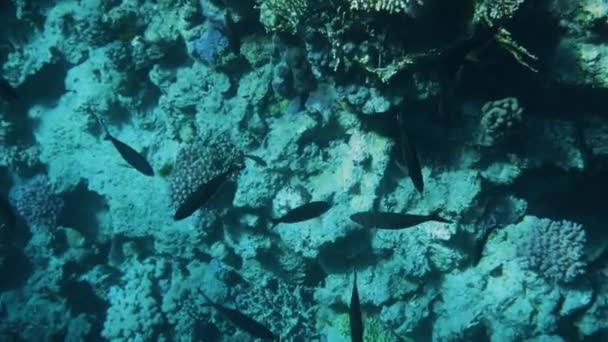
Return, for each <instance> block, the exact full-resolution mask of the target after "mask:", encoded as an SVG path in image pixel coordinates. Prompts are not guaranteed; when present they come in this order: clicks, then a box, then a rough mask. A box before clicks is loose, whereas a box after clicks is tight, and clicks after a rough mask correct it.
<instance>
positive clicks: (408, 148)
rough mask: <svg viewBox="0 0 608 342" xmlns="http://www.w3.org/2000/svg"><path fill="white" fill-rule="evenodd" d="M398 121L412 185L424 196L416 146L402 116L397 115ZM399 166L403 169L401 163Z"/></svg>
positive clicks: (404, 157)
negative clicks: (406, 129)
mask: <svg viewBox="0 0 608 342" xmlns="http://www.w3.org/2000/svg"><path fill="white" fill-rule="evenodd" d="M397 121H399V126H400V128H401V156H402V157H403V160H405V162H406V165H407V171H408V172H407V173H408V174H409V176H410V179H411V180H412V183H414V187H415V188H416V190H418V192H419V193H420V194H422V191H424V179H423V178H422V169H421V167H420V159H418V152H417V151H416V146H415V145H414V141H413V140H412V138H411V137H410V136H409V134H407V132H406V131H405V127H404V125H403V118H402V117H401V115H397ZM397 165H399V167H400V168H403V167H402V166H401V165H400V164H399V163H398V164H397Z"/></svg>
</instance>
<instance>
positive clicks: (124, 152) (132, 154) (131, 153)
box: [97, 117, 154, 176]
mask: <svg viewBox="0 0 608 342" xmlns="http://www.w3.org/2000/svg"><path fill="white" fill-rule="evenodd" d="M97 120H98V121H99V123H100V124H101V127H103V130H104V131H105V132H106V136H105V138H104V139H105V140H110V142H111V143H112V145H114V147H115V148H116V150H117V151H118V153H120V155H121V157H122V159H124V160H125V161H126V162H127V163H128V164H129V165H131V166H132V167H133V168H134V169H135V170H137V171H139V172H141V173H142V174H144V175H146V176H154V170H153V169H152V166H151V165H150V163H148V161H147V160H146V158H144V156H142V155H141V154H140V153H139V152H137V151H135V150H134V149H133V148H132V147H131V146H129V145H127V144H125V143H123V142H122V141H120V140H118V139H116V138H114V137H113V136H112V135H111V134H110V131H109V130H108V127H107V126H106V124H105V123H104V122H103V120H101V118H99V117H98V118H97Z"/></svg>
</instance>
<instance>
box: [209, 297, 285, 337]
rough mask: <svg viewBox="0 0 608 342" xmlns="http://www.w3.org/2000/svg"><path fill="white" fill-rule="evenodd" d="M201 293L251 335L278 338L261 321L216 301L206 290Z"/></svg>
mask: <svg viewBox="0 0 608 342" xmlns="http://www.w3.org/2000/svg"><path fill="white" fill-rule="evenodd" d="M201 294H202V295H203V297H204V298H205V300H207V302H208V303H209V305H211V306H213V307H214V308H215V309H216V310H217V311H219V312H220V313H221V314H222V315H224V316H225V317H226V318H228V319H229V320H230V321H231V322H232V323H234V325H236V326H237V327H239V329H241V330H243V331H245V332H247V333H248V334H249V335H251V336H253V337H256V338H260V339H262V340H267V341H272V340H276V339H277V337H276V336H275V334H273V333H272V331H270V330H269V329H268V328H266V327H265V326H263V325H262V324H261V323H260V322H257V321H256V320H254V319H252V318H250V317H248V316H246V315H244V314H242V313H241V312H239V311H238V310H235V309H230V308H227V307H225V306H222V305H220V304H217V303H215V302H214V301H212V300H211V298H209V297H208V296H207V295H206V294H205V293H204V292H201Z"/></svg>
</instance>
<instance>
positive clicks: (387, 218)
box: [350, 211, 452, 229]
mask: <svg viewBox="0 0 608 342" xmlns="http://www.w3.org/2000/svg"><path fill="white" fill-rule="evenodd" d="M350 219H351V220H352V221H353V222H356V223H358V224H360V225H362V226H364V227H366V228H376V229H404V228H410V227H414V226H417V225H419V224H421V223H423V222H427V221H437V222H443V223H452V221H450V220H446V219H444V218H442V217H441V216H439V215H438V214H431V215H413V214H399V213H388V212H381V211H364V212H360V213H356V214H352V215H350Z"/></svg>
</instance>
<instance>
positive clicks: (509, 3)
mask: <svg viewBox="0 0 608 342" xmlns="http://www.w3.org/2000/svg"><path fill="white" fill-rule="evenodd" d="M523 2H524V0H486V1H483V2H481V3H480V5H479V7H478V9H477V10H478V14H479V15H480V16H481V17H483V18H484V19H485V20H487V21H489V22H491V23H493V22H495V21H498V20H502V19H510V18H512V17H513V15H515V12H516V11H517V9H518V8H519V6H520V5H521V4H522V3H523Z"/></svg>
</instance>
